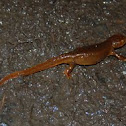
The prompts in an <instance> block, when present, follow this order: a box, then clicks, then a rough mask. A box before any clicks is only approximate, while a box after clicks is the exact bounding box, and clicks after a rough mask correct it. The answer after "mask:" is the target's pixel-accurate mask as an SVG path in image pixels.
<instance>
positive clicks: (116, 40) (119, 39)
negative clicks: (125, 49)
mask: <svg viewBox="0 0 126 126" xmlns="http://www.w3.org/2000/svg"><path fill="white" fill-rule="evenodd" d="M108 40H109V41H110V42H112V46H113V48H120V47H122V46H124V45H125V44H126V36H124V35H121V34H116V35H113V36H112V37H110V38H109V39H108Z"/></svg>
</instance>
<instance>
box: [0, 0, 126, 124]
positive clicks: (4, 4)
mask: <svg viewBox="0 0 126 126" xmlns="http://www.w3.org/2000/svg"><path fill="white" fill-rule="evenodd" d="M116 33H121V34H124V35H126V1H125V0H29V1H23V0H7V1H6V0H1V1H0V78H3V77H4V76H6V75H7V74H9V73H12V72H14V71H17V70H23V69H25V68H28V67H32V66H34V65H36V64H39V63H42V62H44V61H45V60H47V59H49V58H51V57H54V56H58V55H60V54H62V53H66V52H69V51H71V50H73V49H75V48H76V47H79V46H83V45H91V44H95V43H100V42H102V41H104V40H106V39H107V38H108V37H109V36H111V35H113V34H116ZM125 50H126V46H124V47H123V48H122V49H120V50H117V52H118V53H120V54H122V55H124V56H126V51H125ZM66 67H68V66H67V65H66V64H63V65H59V66H56V67H54V68H51V69H48V70H45V71H41V72H38V73H35V74H32V75H29V76H25V77H18V78H15V79H11V80H9V81H8V82H6V83H5V84H3V85H1V86H0V126H124V125H126V63H125V62H122V61H119V60H117V59H116V58H115V57H107V58H106V59H105V60H103V61H102V62H100V63H98V64H96V65H93V66H76V68H75V69H74V70H73V72H72V78H71V79H67V78H66V77H65V75H64V74H63V71H64V69H65V68H66Z"/></svg>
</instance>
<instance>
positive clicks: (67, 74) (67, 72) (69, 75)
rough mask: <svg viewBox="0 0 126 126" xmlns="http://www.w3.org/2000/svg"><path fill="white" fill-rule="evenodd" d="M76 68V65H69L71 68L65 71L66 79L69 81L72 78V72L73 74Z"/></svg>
mask: <svg viewBox="0 0 126 126" xmlns="http://www.w3.org/2000/svg"><path fill="white" fill-rule="evenodd" d="M75 66H76V64H75V63H73V62H72V63H70V64H69V67H68V68H66V69H65V70H64V72H63V73H64V74H65V75H66V77H67V78H68V79H70V78H71V72H72V70H73V69H74V67H75Z"/></svg>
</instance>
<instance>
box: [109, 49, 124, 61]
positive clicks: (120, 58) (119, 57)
mask: <svg viewBox="0 0 126 126" xmlns="http://www.w3.org/2000/svg"><path fill="white" fill-rule="evenodd" d="M111 55H113V56H115V57H117V58H118V59H119V60H122V61H126V57H124V56H122V55H119V54H118V53H116V52H115V51H113V52H112V54H111Z"/></svg>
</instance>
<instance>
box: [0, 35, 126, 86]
mask: <svg viewBox="0 0 126 126" xmlns="http://www.w3.org/2000/svg"><path fill="white" fill-rule="evenodd" d="M125 44H126V36H124V35H121V34H116V35H113V36H111V37H109V38H108V39H107V40H106V41H104V42H102V43H100V44H94V45H90V46H85V47H80V48H77V49H75V50H74V51H71V52H69V53H65V54H61V55H59V56H57V57H53V58H51V59H49V60H47V61H45V62H44V63H42V64H38V65H36V66H33V67H31V68H27V69H25V70H22V71H16V72H14V73H11V74H9V75H7V76H5V77H4V78H2V79H1V80H0V85H2V84H3V83H4V82H5V81H7V80H9V79H12V78H16V77H18V76H27V75H30V74H33V73H36V72H39V71H42V70H46V69H49V68H51V67H54V66H57V65H59V64H64V63H65V64H69V67H68V68H67V69H66V70H65V71H64V74H65V75H66V76H67V78H70V73H71V72H72V70H73V68H74V67H75V66H76V65H77V64H78V65H94V64H97V63H98V62H100V61H101V60H103V59H105V58H106V57H107V56H110V55H112V56H116V57H117V58H118V59H119V60H122V61H126V57H124V56H121V55H119V54H117V53H116V52H115V49H117V48H120V47H122V46H124V45H125Z"/></svg>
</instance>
